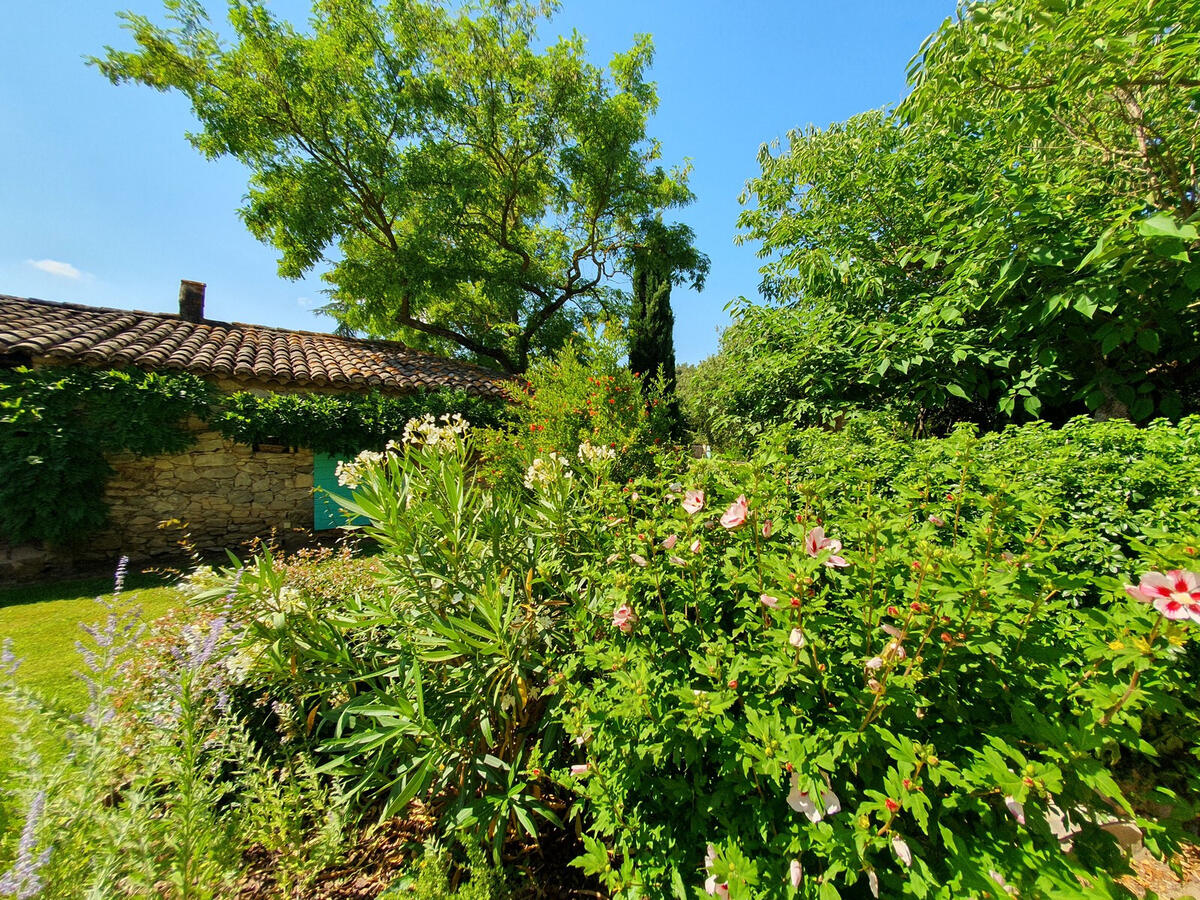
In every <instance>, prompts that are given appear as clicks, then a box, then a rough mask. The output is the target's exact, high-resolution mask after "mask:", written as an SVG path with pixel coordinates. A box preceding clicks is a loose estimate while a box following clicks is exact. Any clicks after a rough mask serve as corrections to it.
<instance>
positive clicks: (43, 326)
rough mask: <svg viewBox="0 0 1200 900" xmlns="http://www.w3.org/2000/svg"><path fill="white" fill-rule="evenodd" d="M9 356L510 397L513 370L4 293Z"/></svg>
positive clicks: (0, 334)
mask: <svg viewBox="0 0 1200 900" xmlns="http://www.w3.org/2000/svg"><path fill="white" fill-rule="evenodd" d="M0 358H8V359H10V360H12V359H18V360H20V359H29V360H36V361H38V362H41V363H51V364H58V363H61V364H75V365H90V366H106V367H111V368H121V367H124V366H137V367H138V368H141V369H174V370H177V371H185V372H193V373H195V374H197V375H208V376H216V377H222V378H232V379H235V380H243V379H244V380H247V381H258V382H266V383H268V384H277V385H281V386H282V385H304V386H325V387H342V388H346V389H358V390H368V389H370V388H378V389H380V390H383V391H395V392H403V391H411V390H415V389H417V388H427V389H431V390H435V389H439V388H460V389H462V390H465V391H468V392H470V393H473V394H481V395H494V396H501V395H503V394H504V387H505V384H506V379H505V378H504V376H502V375H499V374H497V373H494V372H489V371H488V370H486V369H482V368H480V367H478V366H473V365H470V364H468V363H464V362H459V361H457V360H452V359H446V358H445V357H442V356H437V355H435V354H432V353H425V352H422V351H419V350H413V349H410V348H409V347H406V346H405V345H404V344H401V343H397V342H395V341H366V340H355V339H351V338H341V337H337V336H335V335H332V334H319V333H316V332H311V331H288V330H286V329H282V328H264V327H263V326H260V325H242V324H239V323H229V322H212V321H209V320H207V319H206V320H204V321H201V322H189V321H187V320H185V319H183V318H181V317H179V316H177V315H171V314H167V313H144V312H129V311H126V310H121V309H105V308H103V307H97V306H82V305H80V304H77V303H54V302H51V301H48V300H33V299H28V298H23V297H10V296H7V295H5V294H0Z"/></svg>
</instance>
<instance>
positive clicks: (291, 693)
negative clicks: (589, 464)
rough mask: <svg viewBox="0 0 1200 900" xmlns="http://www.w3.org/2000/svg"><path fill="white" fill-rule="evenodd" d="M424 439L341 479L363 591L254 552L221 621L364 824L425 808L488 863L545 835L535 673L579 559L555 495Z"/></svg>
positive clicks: (567, 512)
mask: <svg viewBox="0 0 1200 900" xmlns="http://www.w3.org/2000/svg"><path fill="white" fill-rule="evenodd" d="M425 437H426V439H427V441H426V442H425V443H406V444H403V445H398V446H395V447H394V448H392V449H391V450H389V451H388V452H387V453H384V454H376V455H373V456H364V457H363V458H362V459H360V460H359V461H358V462H357V463H356V464H355V465H354V466H351V467H348V468H347V469H345V470H344V471H343V477H344V478H346V480H347V481H349V482H352V483H353V485H354V492H353V497H352V499H351V500H347V501H344V505H345V507H346V509H347V511H348V512H349V513H350V514H351V515H352V516H363V517H365V518H366V519H368V520H369V521H370V524H369V525H368V526H364V527H362V528H361V529H359V530H360V531H361V532H362V533H363V534H365V535H367V536H368V537H370V538H372V539H373V540H374V541H375V542H376V543H377V544H378V546H379V548H380V552H379V555H378V556H376V557H375V558H374V559H373V561H372V564H373V565H377V566H378V567H379V569H380V572H379V579H378V581H377V582H376V588H375V589H365V590H354V591H350V592H347V593H345V594H343V595H342V596H341V597H340V598H339V599H338V600H337V602H335V603H331V602H329V601H328V599H327V598H324V597H322V596H321V595H320V591H317V590H314V589H313V587H312V585H311V584H309V585H306V584H304V582H303V580H302V579H301V578H298V577H296V574H295V573H294V572H289V571H288V568H287V567H286V566H283V565H280V564H278V563H277V562H276V561H274V560H273V559H272V558H271V557H270V555H269V554H263V555H261V556H260V557H258V559H257V560H256V561H255V562H254V563H253V564H251V565H250V566H248V567H247V569H246V571H245V572H244V573H243V575H242V577H241V579H240V581H239V583H238V585H237V589H236V591H235V593H234V600H233V608H234V610H235V614H236V616H237V618H238V619H239V620H240V621H244V622H245V623H247V627H246V631H245V637H244V646H243V651H242V652H243V654H244V655H246V656H248V657H250V658H253V659H254V660H255V663H254V674H253V675H252V677H254V678H255V679H256V683H261V684H263V686H264V687H265V688H266V689H268V690H269V691H270V692H271V693H272V695H273V696H275V697H276V698H278V699H279V700H281V701H285V702H286V703H287V704H288V705H289V707H290V709H291V711H292V712H291V715H292V716H294V718H296V719H297V720H299V721H300V722H301V723H304V725H303V727H304V728H305V729H306V730H311V732H312V733H311V738H310V739H311V740H312V741H314V742H315V743H316V744H317V745H318V746H319V748H320V751H321V752H322V753H323V754H324V758H325V761H326V762H325V769H326V770H327V771H330V772H333V773H337V774H338V775H341V776H344V777H345V778H346V779H347V796H348V797H349V798H350V799H351V800H352V801H353V802H354V803H355V805H356V809H357V810H358V811H359V812H360V813H367V812H371V813H374V814H377V815H378V816H379V817H381V818H386V817H389V816H391V815H393V814H395V813H397V812H399V811H401V810H402V809H403V808H404V807H405V806H406V805H407V804H408V802H409V801H410V800H412V799H414V798H421V799H422V800H423V801H424V802H425V803H426V804H427V805H428V806H429V807H430V809H431V811H432V812H433V813H434V814H436V815H437V816H438V817H439V819H440V822H441V824H442V826H443V828H444V829H445V830H446V831H448V832H453V831H457V830H462V831H466V832H468V833H471V834H473V835H478V836H480V837H483V838H485V839H487V840H488V841H490V842H491V846H492V850H493V853H494V854H497V855H498V853H499V849H500V846H501V844H502V842H503V841H504V839H505V837H506V836H507V835H508V834H509V833H510V832H511V831H512V830H514V829H518V830H520V831H524V832H527V833H529V834H535V833H536V831H537V828H538V820H539V819H541V820H546V821H550V822H553V823H557V822H558V816H557V814H556V813H555V811H554V809H553V808H552V806H551V805H550V802H549V798H548V797H546V796H545V795H543V791H542V784H543V782H544V777H543V770H545V769H547V768H549V765H550V760H552V758H553V756H554V755H555V754H556V753H557V752H558V747H559V745H560V744H561V740H560V739H557V738H556V737H555V734H556V729H555V727H553V725H552V724H551V722H552V720H551V722H548V721H547V719H546V717H545V712H546V707H547V694H546V687H547V684H548V674H547V673H548V669H549V668H550V667H551V666H552V665H553V664H554V661H555V660H556V658H557V657H558V654H559V653H560V652H561V651H562V648H563V647H564V645H565V643H566V634H565V633H564V630H563V628H564V622H565V616H566V611H567V609H568V608H569V606H570V603H571V599H572V597H573V593H574V581H573V570H574V568H575V565H576V564H575V563H574V561H573V557H574V555H577V554H580V553H583V552H584V551H585V548H584V547H583V546H581V545H580V544H579V542H578V541H575V540H570V539H568V537H567V535H568V534H570V533H573V525H572V524H571V523H572V521H573V518H574V516H573V513H572V509H571V505H570V504H572V503H573V502H574V500H573V497H574V495H573V494H571V493H570V492H569V491H566V490H564V491H562V492H560V493H559V494H557V495H556V496H557V498H558V500H557V501H555V500H554V499H553V498H547V497H546V496H544V495H533V494H531V493H530V492H529V491H528V490H526V489H525V488H523V487H522V488H519V489H516V490H512V489H509V488H508V487H507V482H505V483H504V484H502V485H501V486H500V487H499V488H494V487H491V486H489V485H488V484H486V483H485V482H483V481H481V480H479V479H477V478H476V477H475V473H474V468H473V463H472V459H473V458H474V456H475V453H474V451H473V449H472V447H471V445H470V443H469V441H464V440H463V439H462V438H461V437H460V436H459V435H458V434H457V433H456V432H455V430H454V429H453V428H449V427H448V428H445V429H436V428H435V429H432V430H431V432H429V433H427V434H426V435H425ZM609 464H610V463H608V462H607V461H601V462H599V463H598V465H599V466H607V465H609ZM597 477H598V476H597ZM228 574H229V576H232V574H233V573H232V572H231V573H228ZM558 733H559V734H561V732H558ZM547 747H548V748H549V749H546V748H547Z"/></svg>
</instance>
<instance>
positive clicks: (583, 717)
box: [537, 433, 1200, 898]
mask: <svg viewBox="0 0 1200 900" xmlns="http://www.w3.org/2000/svg"><path fill="white" fill-rule="evenodd" d="M977 444H978V441H977V439H976V438H974V437H973V436H971V435H969V434H967V433H959V434H956V435H954V436H952V437H951V438H949V439H946V441H945V442H943V446H941V448H940V449H939V452H938V461H937V463H936V464H929V465H925V466H921V467H919V468H914V467H909V466H906V465H905V464H904V462H903V461H902V460H899V459H893V460H891V463H893V464H892V465H888V466H885V467H884V468H885V469H886V470H887V479H886V480H881V479H880V477H879V474H880V471H881V470H880V467H879V466H878V465H877V462H878V460H877V459H874V458H861V459H859V460H857V461H856V460H855V459H853V458H846V459H844V460H843V462H844V465H843V466H842V467H840V468H839V467H836V466H832V465H831V466H828V467H820V466H817V467H812V466H808V465H807V463H805V462H801V461H798V460H796V459H795V458H792V457H790V456H787V455H784V454H782V453H779V452H776V453H772V452H769V451H766V450H764V451H763V452H761V453H760V454H758V455H757V456H756V458H755V460H754V462H753V463H751V464H730V463H722V462H715V461H700V462H698V463H695V464H693V465H692V466H691V468H690V469H684V468H683V467H682V465H681V461H675V462H676V463H680V469H679V470H678V471H680V472H684V474H680V475H676V476H675V477H674V479H672V478H670V477H667V478H663V479H643V480H642V481H640V482H636V483H634V484H632V485H629V486H627V487H625V488H624V489H621V488H618V487H616V486H614V485H609V484H604V483H598V484H596V485H595V486H594V488H593V489H592V490H590V491H589V492H588V493H587V497H586V499H585V501H583V502H584V503H585V504H586V505H587V506H589V507H591V509H592V511H593V514H594V517H595V519H596V521H597V522H600V523H603V529H604V532H603V533H604V541H606V544H605V546H604V550H603V552H602V553H599V554H597V555H596V556H595V557H594V558H593V559H591V560H590V561H589V562H587V563H586V564H585V573H584V578H583V579H582V581H581V584H583V585H585V586H586V591H585V595H584V602H583V603H581V604H580V605H579V607H578V609H577V610H576V619H575V632H574V634H575V647H574V651H573V652H571V653H569V654H565V655H564V656H562V657H561V668H560V670H559V672H558V673H557V674H556V675H555V676H554V677H553V678H552V684H553V687H552V688H551V690H553V691H557V692H558V698H557V703H558V710H559V714H560V715H561V716H562V718H563V721H564V722H565V724H566V726H567V730H568V732H569V734H570V735H571V736H572V737H573V738H574V739H575V742H576V746H577V750H576V757H575V759H574V765H573V767H572V768H571V769H570V770H563V773H562V775H561V777H562V778H563V780H564V782H565V783H567V784H570V785H572V786H574V787H575V788H576V789H577V790H578V791H579V793H580V794H581V796H582V798H583V800H584V803H583V804H582V822H583V824H584V825H585V827H586V830H587V836H586V838H585V841H586V843H587V846H588V848H589V851H588V853H587V854H586V855H585V856H584V857H582V858H581V859H580V860H579V861H578V864H579V865H581V866H582V867H583V868H585V870H587V871H588V872H590V873H592V874H594V875H595V876H597V877H598V878H600V879H601V880H602V881H604V882H605V884H606V885H607V886H608V888H609V889H610V890H611V891H612V892H613V894H614V895H615V896H621V897H630V898H634V897H648V896H653V897H660V896H676V897H695V896H698V895H702V894H703V893H705V892H707V893H709V894H716V895H719V896H728V897H731V898H771V897H794V896H803V897H821V898H833V897H841V896H846V897H857V896H868V895H874V896H908V895H913V896H916V897H946V898H950V897H965V896H1003V895H1005V894H1013V895H1024V896H1038V897H1080V896H1088V897H1108V896H1115V895H1117V894H1118V893H1121V891H1120V889H1119V888H1118V887H1117V886H1116V884H1115V882H1114V880H1113V879H1114V878H1115V877H1117V876H1118V875H1119V874H1120V872H1122V871H1123V870H1124V869H1125V863H1124V857H1123V855H1122V853H1121V852H1120V849H1119V847H1118V844H1117V842H1116V839H1115V837H1114V836H1113V835H1112V834H1111V833H1110V828H1109V827H1106V826H1111V823H1112V822H1113V821H1114V819H1117V818H1121V819H1130V820H1132V821H1134V822H1135V823H1136V824H1137V826H1138V827H1139V828H1140V829H1142V831H1143V833H1144V839H1145V843H1146V846H1147V847H1148V848H1150V849H1151V850H1152V851H1155V852H1166V851H1169V850H1170V849H1172V847H1173V846H1174V843H1175V840H1176V835H1177V834H1178V829H1177V824H1178V822H1179V821H1182V820H1184V819H1185V818H1186V817H1188V816H1189V815H1190V814H1191V810H1189V809H1188V808H1187V801H1186V799H1185V798H1184V797H1182V796H1180V795H1179V794H1178V793H1176V792H1175V791H1173V790H1172V789H1171V787H1170V786H1169V785H1168V784H1159V785H1158V786H1157V787H1152V788H1148V789H1146V790H1148V791H1149V796H1147V795H1146V794H1144V793H1143V794H1142V795H1141V796H1140V797H1138V798H1136V799H1137V800H1138V802H1139V803H1143V804H1144V803H1146V802H1147V801H1149V800H1153V801H1154V803H1155V809H1156V811H1158V812H1159V813H1160V817H1159V818H1157V819H1154V820H1151V819H1149V818H1146V817H1145V816H1143V815H1140V814H1139V810H1140V809H1143V808H1145V807H1144V806H1137V807H1135V806H1134V804H1133V803H1132V802H1131V798H1130V797H1129V796H1127V791H1126V790H1125V789H1123V787H1122V783H1123V782H1126V781H1127V779H1126V778H1125V777H1124V776H1125V774H1127V767H1128V765H1129V761H1130V760H1131V759H1133V760H1135V761H1136V760H1146V759H1152V760H1153V762H1154V765H1156V766H1163V767H1164V768H1166V769H1172V768H1173V769H1174V770H1175V771H1181V772H1183V773H1185V778H1188V779H1191V781H1192V783H1195V780H1194V779H1195V778H1196V777H1197V775H1198V774H1200V772H1198V769H1197V766H1196V759H1195V753H1196V745H1195V742H1196V736H1197V734H1200V728H1198V727H1197V725H1198V724H1200V723H1198V721H1197V719H1196V717H1195V711H1194V708H1193V707H1194V696H1193V693H1192V691H1193V689H1192V687H1191V685H1192V684H1193V680H1192V673H1194V672H1195V670H1196V665H1197V663H1198V662H1200V641H1198V639H1197V635H1198V634H1200V584H1198V582H1197V577H1196V575H1195V574H1193V573H1192V571H1190V570H1189V567H1190V569H1191V570H1195V569H1197V568H1198V566H1197V564H1196V561H1195V558H1194V557H1195V549H1194V548H1195V546H1196V545H1197V544H1198V543H1200V539H1198V537H1197V535H1196V534H1195V533H1194V532H1192V533H1168V532H1167V530H1166V529H1164V530H1161V531H1159V532H1157V533H1155V534H1154V536H1153V537H1154V539H1153V541H1152V542H1150V543H1143V542H1141V541H1137V540H1130V542H1129V543H1128V547H1127V552H1128V554H1129V558H1128V561H1127V566H1126V567H1125V571H1124V573H1123V575H1124V577H1114V576H1112V575H1110V574H1109V573H1108V572H1107V570H1100V571H1098V570H1096V569H1094V568H1093V567H1091V566H1090V565H1089V561H1088V560H1087V558H1086V557H1084V558H1081V557H1080V556H1079V555H1077V554H1076V553H1075V552H1074V550H1073V549H1072V550H1068V549H1067V548H1074V547H1077V546H1078V545H1079V542H1080V541H1081V540H1083V539H1085V538H1086V535H1085V534H1083V533H1082V532H1081V530H1080V529H1079V527H1078V526H1077V525H1076V524H1075V520H1074V518H1073V516H1072V515H1070V514H1069V510H1064V508H1063V507H1062V506H1061V505H1058V506H1056V505H1055V504H1054V502H1053V501H1054V499H1055V498H1054V497H1053V496H1051V495H1047V493H1046V492H1045V491H1039V490H1036V489H1035V488H1034V486H1033V484H1032V482H1033V481H1035V480H1036V479H1014V478H1011V477H1010V475H1009V474H1006V473H1004V472H1002V471H998V470H997V468H996V467H988V466H986V465H983V466H980V467H979V468H978V469H976V468H975V462H976V460H977V458H978V454H977V453H976V451H977V449H978V446H977ZM890 452H892V453H893V455H898V454H899V453H902V452H907V451H906V450H899V451H898V450H895V449H893V450H892V451H890ZM1031 465H1036V461H1031ZM580 481H581V479H578V478H576V479H574V480H573V481H572V482H571V485H573V486H574V488H573V489H575V490H578V485H579V483H580ZM671 482H674V483H671ZM537 487H538V489H539V490H543V489H544V490H559V491H560V492H561V490H562V487H561V485H560V486H558V487H557V488H556V487H555V486H554V485H552V484H551V485H540V484H539V485H538V486H537ZM1181 521H1182V522H1183V525H1182V526H1181V527H1184V528H1187V527H1190V526H1189V525H1188V524H1187V523H1188V521H1189V520H1187V518H1186V517H1182V519H1181ZM1172 524H1178V523H1172V522H1164V525H1172ZM1127 583H1128V584H1129V585H1130V587H1129V588H1128V589H1126V588H1125V585H1126V584H1127ZM1150 713H1153V714H1155V715H1157V716H1159V717H1160V718H1162V717H1165V718H1166V719H1168V720H1169V721H1170V722H1172V723H1173V725H1172V730H1173V732H1174V733H1175V734H1176V735H1182V736H1184V737H1183V739H1181V740H1177V741H1176V743H1175V745H1174V748H1173V750H1172V751H1171V752H1172V753H1173V754H1174V756H1173V758H1171V759H1163V758H1155V754H1157V753H1159V750H1158V749H1156V747H1155V746H1154V745H1152V744H1151V743H1150V742H1148V741H1147V740H1146V739H1145V736H1144V729H1145V721H1146V717H1147V715H1148V714H1150ZM1189 735H1190V737H1189ZM1141 774H1143V775H1144V774H1145V773H1141ZM1146 781H1147V779H1146V778H1145V777H1143V778H1141V779H1140V783H1142V784H1143V785H1144V784H1145V782H1146ZM1164 810H1170V811H1171V812H1170V814H1168V815H1165V816H1163V815H1161V813H1162V812H1163V811H1164ZM1068 850H1069V851H1070V852H1067V851H1068Z"/></svg>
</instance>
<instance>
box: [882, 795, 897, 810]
mask: <svg viewBox="0 0 1200 900" xmlns="http://www.w3.org/2000/svg"><path fill="white" fill-rule="evenodd" d="M883 805H884V806H886V807H887V810H888V812H890V813H894V812H898V811H899V809H900V804H899V803H897V802H896V801H895V800H893V799H892V798H891V797H888V798H887V799H886V800H884V801H883Z"/></svg>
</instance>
